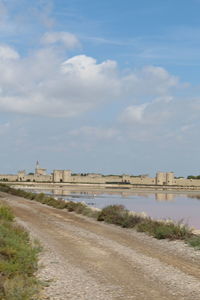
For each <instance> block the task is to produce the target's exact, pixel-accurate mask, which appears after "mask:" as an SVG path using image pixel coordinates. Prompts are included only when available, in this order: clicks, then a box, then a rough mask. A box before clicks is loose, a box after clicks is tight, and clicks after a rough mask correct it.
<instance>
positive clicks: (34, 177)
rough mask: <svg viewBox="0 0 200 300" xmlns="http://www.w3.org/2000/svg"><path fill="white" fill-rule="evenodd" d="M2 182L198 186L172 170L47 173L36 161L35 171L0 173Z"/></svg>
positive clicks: (191, 179) (193, 179) (194, 178)
mask: <svg viewBox="0 0 200 300" xmlns="http://www.w3.org/2000/svg"><path fill="white" fill-rule="evenodd" d="M0 181H2V182H19V183H20V182H27V183H28V182H36V183H37V182H38V183H42V182H43V183H70V184H104V185H111V184H118V185H131V186H132V185H134V186H166V187H172V186H174V187H199V188H200V180H199V178H198V176H197V177H195V176H188V178H187V179H186V178H183V177H180V178H176V177H175V175H174V173H173V172H157V173H156V176H155V177H149V176H148V175H138V176H137V175H127V174H123V175H102V174H96V173H89V174H85V173H80V174H76V173H72V171H71V170H54V171H53V172H52V173H51V174H48V173H47V170H46V169H45V168H42V167H41V166H40V164H39V162H38V161H37V163H36V166H35V171H34V172H33V173H28V174H27V173H26V171H25V170H23V171H19V172H18V173H17V174H0Z"/></svg>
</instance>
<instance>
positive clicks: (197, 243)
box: [187, 236, 200, 250]
mask: <svg viewBox="0 0 200 300" xmlns="http://www.w3.org/2000/svg"><path fill="white" fill-rule="evenodd" d="M187 243H188V244H189V245H190V246H192V247H194V248H195V249H197V250H200V236H192V237H191V238H189V239H188V240H187Z"/></svg>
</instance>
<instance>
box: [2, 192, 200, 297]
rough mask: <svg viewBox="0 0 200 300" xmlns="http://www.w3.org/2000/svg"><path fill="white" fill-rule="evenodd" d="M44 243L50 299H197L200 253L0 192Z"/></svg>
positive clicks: (43, 273) (44, 274) (43, 263)
mask: <svg viewBox="0 0 200 300" xmlns="http://www.w3.org/2000/svg"><path fill="white" fill-rule="evenodd" d="M0 195H1V196H2V197H3V199H4V200H5V201H6V202H7V203H8V204H9V205H11V206H12V208H13V210H14V213H15V215H16V216H17V220H18V222H19V223H21V224H22V225H23V226H24V227H25V228H27V229H28V230H29V231H30V232H31V234H32V236H33V237H36V238H37V239H38V240H39V241H40V242H41V244H42V245H43V249H44V250H43V252H42V254H41V257H40V264H41V268H40V270H39V272H38V276H39V277H40V279H41V280H42V281H43V282H45V283H46V284H45V285H46V287H45V288H44V290H43V291H42V295H41V299H51V300H56V299H57V300H68V299H70V300H98V299H99V300H100V299H101V300H112V299H115V300H123V299H124V300H128V299H137V300H147V299H148V300H158V299H159V300H183V299H185V300H199V299H200V251H195V250H194V249H192V248H190V247H188V246H186V245H185V244H184V243H183V242H179V241H176V242H169V241H167V240H165V241H158V240H156V239H153V238H151V237H148V236H146V235H144V234H140V233H137V232H135V231H134V230H130V229H122V228H118V227H117V226H114V225H107V224H103V223H99V222H97V221H94V220H92V219H89V218H86V217H83V216H80V215H76V214H74V213H69V212H67V211H61V210H57V209H54V208H51V207H48V206H46V205H42V204H40V203H37V202H34V201H29V200H26V199H23V198H19V197H16V196H11V195H7V194H4V193H0Z"/></svg>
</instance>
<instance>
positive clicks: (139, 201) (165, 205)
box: [34, 189, 200, 229]
mask: <svg viewBox="0 0 200 300" xmlns="http://www.w3.org/2000/svg"><path fill="white" fill-rule="evenodd" d="M34 191H36V192H44V193H46V194H51V195H53V196H56V197H58V198H63V199H67V200H73V201H77V202H81V201H84V202H85V203H86V204H88V205H90V206H93V207H98V208H103V207H105V206H107V205H110V204H123V205H124V206H125V207H126V208H127V209H129V210H132V211H135V212H145V213H146V214H147V215H149V216H151V217H153V218H161V219H169V218H170V219H173V220H175V221H180V220H183V221H184V223H187V224H188V225H190V226H194V227H196V228H198V229H200V193H185V194H180V193H179V194H178V193H177V194H176V193H173V194H172V193H168V192H167V193H153V192H152V193H151V192H149V193H146V192H131V191H123V192H120V191H114V192H113V191H91V190H89V191H86V190H83V191H81V190H79V191H78V192H77V191H74V190H69V189H67V190H66V189H54V190H35V189H34Z"/></svg>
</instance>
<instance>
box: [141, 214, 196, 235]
mask: <svg viewBox="0 0 200 300" xmlns="http://www.w3.org/2000/svg"><path fill="white" fill-rule="evenodd" d="M137 230H138V231H140V232H146V233H149V234H150V235H152V236H153V237H155V238H157V239H170V240H185V239H187V238H189V237H191V235H192V232H191V230H190V229H189V228H188V226H187V225H184V224H181V223H174V222H164V221H155V220H152V219H151V218H147V219H146V220H143V222H141V223H140V224H138V226H137Z"/></svg>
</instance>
